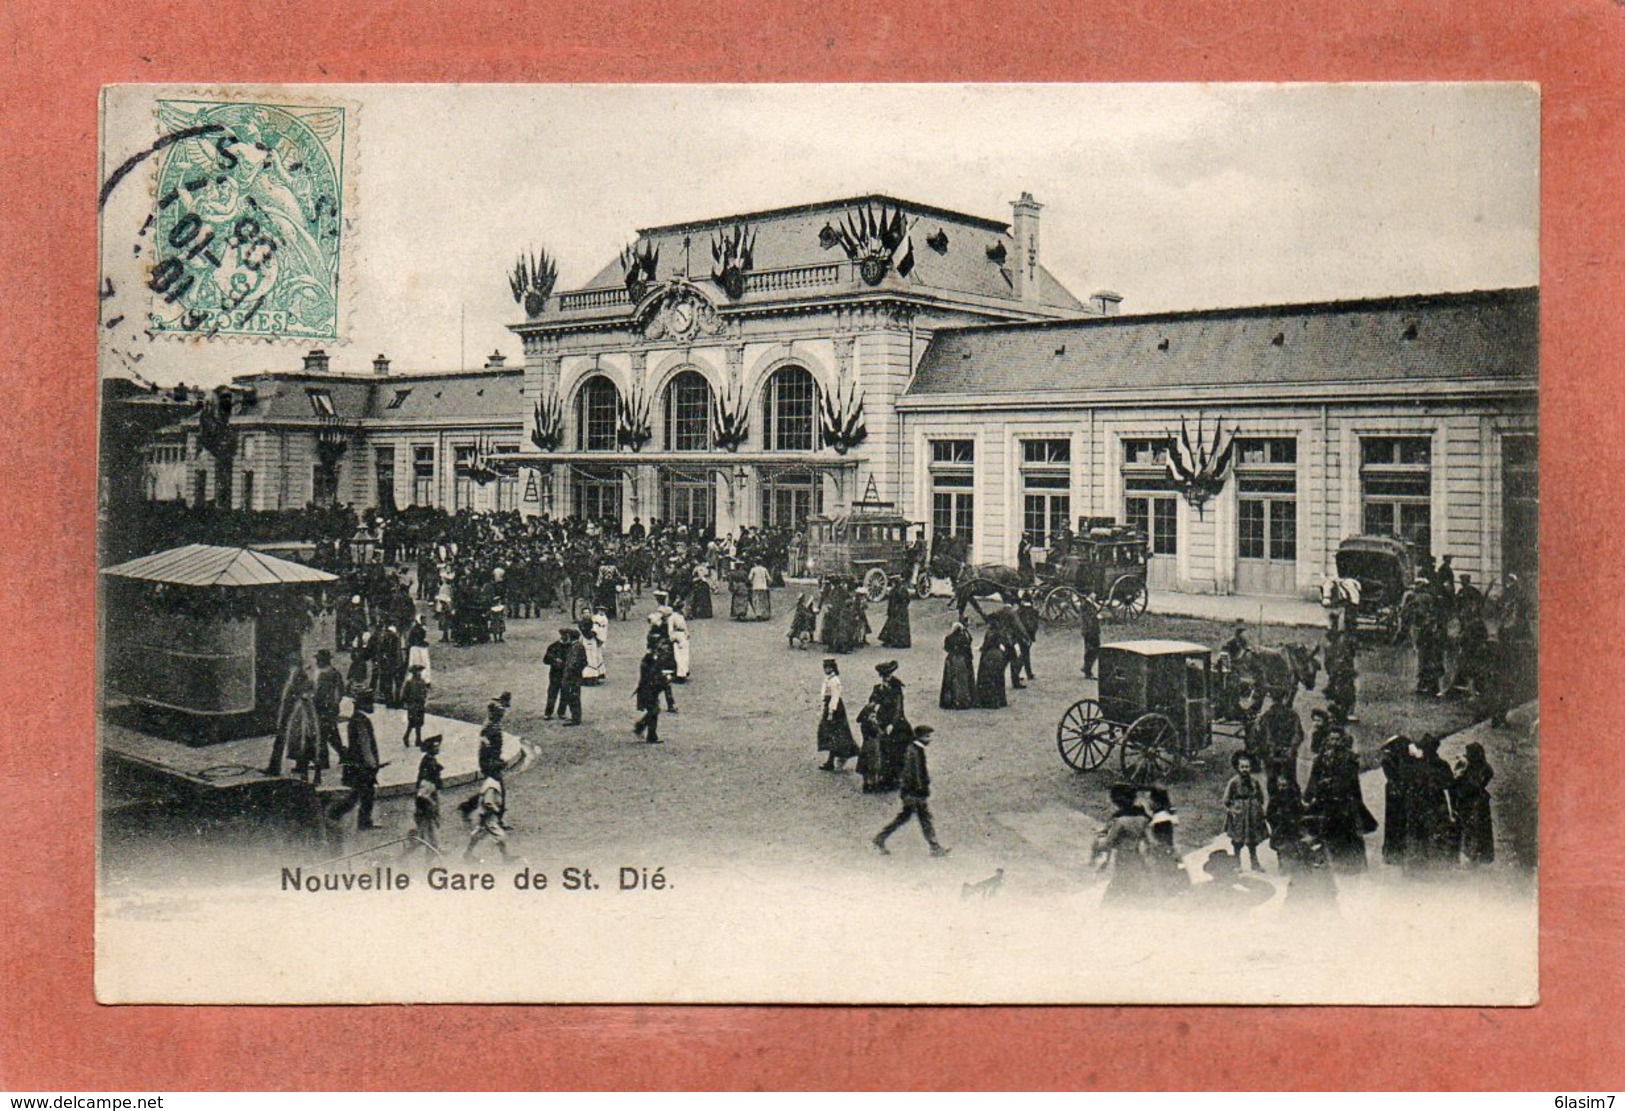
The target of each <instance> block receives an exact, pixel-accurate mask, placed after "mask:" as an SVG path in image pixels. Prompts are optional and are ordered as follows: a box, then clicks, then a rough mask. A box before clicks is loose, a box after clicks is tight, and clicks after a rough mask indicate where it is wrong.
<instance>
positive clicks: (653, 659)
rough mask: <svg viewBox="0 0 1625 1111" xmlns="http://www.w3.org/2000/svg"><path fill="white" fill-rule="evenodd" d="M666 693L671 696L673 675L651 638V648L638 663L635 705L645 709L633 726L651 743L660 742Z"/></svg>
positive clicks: (635, 730) (633, 729)
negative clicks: (663, 697)
mask: <svg viewBox="0 0 1625 1111" xmlns="http://www.w3.org/2000/svg"><path fill="white" fill-rule="evenodd" d="M662 694H664V695H665V696H666V697H667V698H670V697H671V677H670V676H669V675H667V674H666V668H665V663H664V661H663V660H662V659H661V658H660V651H659V649H658V648H657V647H656V646H655V644H654V643H653V638H650V644H649V648H648V650H647V651H646V652H644V653H643V662H642V663H641V664H639V665H638V686H637V690H636V691H635V692H634V700H635V706H636V708H637V709H639V710H642V711H643V716H642V717H640V718H638V720H637V724H635V725H633V726H632V732H634V733H636V734H637V735H638V736H640V737H642V738H643V739H644V740H645V741H647V742H648V743H649V744H652V745H657V744H660V743H661V741H660V698H661V695H662Z"/></svg>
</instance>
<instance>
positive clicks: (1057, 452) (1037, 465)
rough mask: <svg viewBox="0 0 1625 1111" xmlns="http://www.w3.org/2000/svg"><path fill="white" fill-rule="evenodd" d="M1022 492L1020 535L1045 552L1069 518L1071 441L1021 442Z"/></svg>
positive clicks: (1058, 439)
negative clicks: (1022, 534) (1021, 533)
mask: <svg viewBox="0 0 1625 1111" xmlns="http://www.w3.org/2000/svg"><path fill="white" fill-rule="evenodd" d="M1021 489H1022V514H1021V528H1022V532H1023V533H1025V534H1026V536H1027V537H1028V540H1029V541H1030V542H1031V543H1032V544H1033V545H1034V546H1035V547H1039V548H1048V547H1050V545H1051V544H1052V543H1053V542H1054V539H1055V534H1056V533H1058V532H1060V531H1061V530H1062V529H1064V528H1066V527H1067V525H1068V524H1069V523H1070V521H1071V518H1072V494H1071V490H1072V441H1071V440H1068V439H1060V438H1057V439H1044V440H1023V441H1021Z"/></svg>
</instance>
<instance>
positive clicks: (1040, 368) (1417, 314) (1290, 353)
mask: <svg viewBox="0 0 1625 1111" xmlns="http://www.w3.org/2000/svg"><path fill="white" fill-rule="evenodd" d="M1538 332H1539V291H1538V290H1537V289H1534V288H1524V289H1500V290H1486V291H1475V292H1470V293H1443V294H1428V295H1418V296H1412V297H1392V298H1382V299H1376V300H1363V301H1342V302H1326V303H1319V304H1306V305H1281V306H1265V307H1257V308H1240V309H1215V310H1205V311H1200V312H1182V313H1158V314H1149V315H1145V316H1109V317H1093V318H1087V319H1082V320H1070V321H1059V322H1049V321H1040V322H1036V323H1026V324H993V325H984V326H977V327H965V328H952V329H943V330H941V331H938V332H937V333H936V334H935V335H934V336H933V337H932V339H931V342H930V345H929V346H928V347H927V349H926V352H925V355H924V356H923V358H922V359H921V362H920V368H919V373H918V374H917V375H916V376H915V379H914V382H913V384H912V385H911V386H910V388H909V391H908V393H909V396H911V397H930V396H937V395H979V394H1033V395H1040V396H1041V395H1043V394H1045V393H1074V392H1077V391H1081V390H1090V389H1112V388H1124V387H1149V388H1161V389H1179V388H1182V387H1197V386H1229V385H1236V386H1241V385H1246V386H1268V385H1271V384H1283V385H1284V384H1317V383H1358V382H1374V383H1380V382H1383V381H1396V380H1402V379H1418V378H1422V379H1427V378H1434V379H1455V378H1511V379H1527V380H1529V381H1531V382H1533V381H1534V379H1535V378H1536V374H1537V362H1538V359H1537V356H1538Z"/></svg>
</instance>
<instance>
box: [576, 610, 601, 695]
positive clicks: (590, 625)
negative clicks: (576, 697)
mask: <svg viewBox="0 0 1625 1111" xmlns="http://www.w3.org/2000/svg"><path fill="white" fill-rule="evenodd" d="M576 627H577V628H578V629H580V630H581V647H582V648H583V649H585V650H586V653H587V666H586V667H584V668H582V669H581V681H582V682H583V683H602V682H603V681H604V678H605V676H606V674H607V673H606V672H605V671H604V642H603V641H601V640H599V639H598V624H597V622H596V621H594V620H589V619H587V618H585V617H583V618H582V619H581V621H580V622H579V623H578V624H577V626H576Z"/></svg>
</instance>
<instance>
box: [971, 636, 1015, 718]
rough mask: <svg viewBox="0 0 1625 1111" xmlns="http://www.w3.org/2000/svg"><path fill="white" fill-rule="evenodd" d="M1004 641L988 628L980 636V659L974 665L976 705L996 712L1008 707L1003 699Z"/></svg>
mask: <svg viewBox="0 0 1625 1111" xmlns="http://www.w3.org/2000/svg"><path fill="white" fill-rule="evenodd" d="M1004 665H1005V654H1004V641H1003V640H1001V639H1000V638H999V634H998V633H997V632H996V631H995V630H993V629H992V628H989V629H988V631H987V632H986V633H985V634H983V636H982V657H981V659H980V660H979V661H978V662H977V665H976V705H977V706H979V707H981V708H983V709H987V710H996V709H998V708H999V707H1001V706H1006V705H1008V702H1007V701H1006V700H1005V697H1004Z"/></svg>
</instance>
